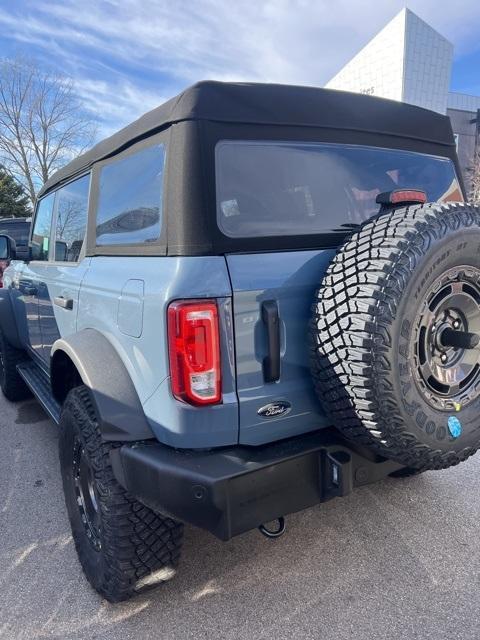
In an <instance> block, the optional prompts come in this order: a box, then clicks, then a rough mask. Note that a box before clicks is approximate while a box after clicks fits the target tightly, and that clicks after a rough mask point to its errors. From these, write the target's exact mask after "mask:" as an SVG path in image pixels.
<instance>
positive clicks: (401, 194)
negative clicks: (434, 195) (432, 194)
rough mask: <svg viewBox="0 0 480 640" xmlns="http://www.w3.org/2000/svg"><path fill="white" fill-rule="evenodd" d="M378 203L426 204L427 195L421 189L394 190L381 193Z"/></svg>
mask: <svg viewBox="0 0 480 640" xmlns="http://www.w3.org/2000/svg"><path fill="white" fill-rule="evenodd" d="M376 202H377V203H378V204H383V205H387V206H388V205H394V204H424V203H425V202H427V194H426V193H425V191H421V190H420V189H394V190H393V191H385V192H384V193H379V194H378V196H377V198H376Z"/></svg>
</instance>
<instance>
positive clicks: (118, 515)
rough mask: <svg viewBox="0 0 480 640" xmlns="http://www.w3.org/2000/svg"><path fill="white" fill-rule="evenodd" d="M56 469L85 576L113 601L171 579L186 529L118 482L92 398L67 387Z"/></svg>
mask: <svg viewBox="0 0 480 640" xmlns="http://www.w3.org/2000/svg"><path fill="white" fill-rule="evenodd" d="M60 429H61V432H60V465H61V471H62V479H63V488H64V493H65V502H66V506H67V511H68V515H69V518H70V524H71V527H72V534H73V539H74V542H75V547H76V550H77V553H78V557H79V560H80V563H81V565H82V568H83V570H84V572H85V575H86V577H87V579H88V581H89V582H90V584H91V585H92V587H93V588H94V589H96V590H97V591H98V593H99V594H100V595H102V596H103V597H104V598H106V599H107V600H109V601H110V602H119V601H121V600H126V599H128V598H130V597H131V596H133V595H134V594H136V593H139V592H140V591H143V590H144V589H146V588H149V587H152V586H155V585H157V584H159V583H161V582H165V581H166V580H168V579H169V578H171V577H172V576H173V574H174V573H175V568H176V566H177V564H178V560H179V557H180V549H181V545H182V535H183V525H182V524H180V523H178V522H176V521H174V520H172V519H171V518H167V517H163V516H160V515H158V514H156V513H154V512H153V511H152V510H151V509H149V508H147V507H145V506H144V505H143V504H141V503H140V502H138V501H137V500H135V499H134V498H133V497H132V496H131V495H129V494H128V493H127V492H126V491H125V490H124V489H123V487H121V486H120V484H119V483H118V482H117V481H116V479H115V477H114V475H113V470H112V466H111V463H110V455H109V454H110V451H111V450H112V449H113V448H115V447H118V446H120V445H119V444H115V443H107V442H104V441H103V440H102V438H101V435H100V431H99V428H98V422H97V419H96V415H95V409H94V407H93V403H92V400H91V397H90V392H89V390H88V389H87V388H86V387H85V386H81V387H77V388H75V389H72V390H71V391H70V392H69V394H68V396H67V398H66V400H65V403H64V405H63V408H62V415H61V419H60Z"/></svg>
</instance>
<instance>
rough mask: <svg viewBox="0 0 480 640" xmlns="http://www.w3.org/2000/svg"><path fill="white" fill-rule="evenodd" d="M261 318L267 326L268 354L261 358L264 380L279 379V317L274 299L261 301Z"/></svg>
mask: <svg viewBox="0 0 480 640" xmlns="http://www.w3.org/2000/svg"><path fill="white" fill-rule="evenodd" d="M262 320H263V322H264V323H265V325H266V327H267V342H268V354H267V355H266V356H265V358H264V359H263V377H264V380H265V382H276V381H277V380H279V379H280V318H279V316H278V305H277V303H276V301H275V300H266V301H265V302H263V303H262Z"/></svg>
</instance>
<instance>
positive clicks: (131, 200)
mask: <svg viewBox="0 0 480 640" xmlns="http://www.w3.org/2000/svg"><path fill="white" fill-rule="evenodd" d="M164 164H165V149H164V145H161V144H158V145H154V146H152V147H148V148H147V149H143V150H142V151H138V152H137V153H133V154H131V155H129V156H127V157H126V158H123V159H121V160H117V161H115V162H112V163H111V164H108V165H106V166H104V167H103V168H102V170H101V173H100V187H99V197H98V209H97V245H116V244H141V243H144V242H155V241H156V240H158V238H159V236H160V223H161V209H162V195H163V170H164Z"/></svg>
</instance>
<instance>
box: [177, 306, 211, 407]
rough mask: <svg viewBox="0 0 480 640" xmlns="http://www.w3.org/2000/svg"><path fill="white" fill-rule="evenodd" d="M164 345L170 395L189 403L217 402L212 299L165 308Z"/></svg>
mask: <svg viewBox="0 0 480 640" xmlns="http://www.w3.org/2000/svg"><path fill="white" fill-rule="evenodd" d="M168 346H169V354H170V375H171V384H172V392H173V395H174V396H175V397H176V398H178V399H179V400H183V401H185V402H188V403H190V404H199V405H203V404H217V403H219V402H220V401H221V399H222V391H221V382H222V381H221V367H220V336H219V329H218V310H217V304H216V303H215V301H213V300H191V301H188V302H187V301H181V302H180V301H179V302H173V303H172V304H171V305H170V306H169V307H168Z"/></svg>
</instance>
